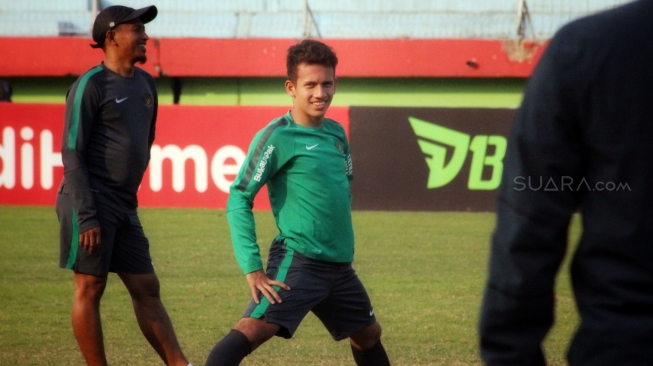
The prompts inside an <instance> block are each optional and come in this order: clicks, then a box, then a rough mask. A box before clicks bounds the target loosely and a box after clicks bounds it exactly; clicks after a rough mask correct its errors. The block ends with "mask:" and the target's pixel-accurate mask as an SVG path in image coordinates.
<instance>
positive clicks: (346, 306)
mask: <svg viewBox="0 0 653 366" xmlns="http://www.w3.org/2000/svg"><path fill="white" fill-rule="evenodd" d="M267 276H268V277H269V278H272V279H276V280H277V281H281V282H283V283H285V284H286V285H288V286H290V290H289V291H286V290H283V289H280V288H278V287H277V286H274V288H275V290H277V292H278V293H279V296H280V297H281V300H282V302H281V303H276V304H270V302H269V301H268V300H267V298H265V297H262V296H261V295H260V294H259V300H260V301H261V302H260V304H256V303H255V302H254V300H251V301H250V303H249V305H248V306H247V309H246V310H245V314H244V315H243V317H252V318H258V319H265V320H266V321H268V322H270V323H274V324H278V325H280V326H281V328H280V329H279V332H277V336H280V337H284V338H290V337H292V335H293V334H294V333H295V331H296V330H297V327H298V326H299V323H301V321H302V319H304V317H305V316H306V314H308V312H309V311H312V312H313V313H314V314H315V315H316V316H317V317H318V318H319V319H320V321H322V324H324V326H325V327H326V328H327V330H328V331H329V333H331V336H332V337H333V339H334V340H337V341H339V340H341V339H345V338H348V337H350V336H351V335H352V334H354V333H356V332H357V331H359V330H361V329H363V328H365V327H367V326H369V325H371V324H373V323H374V322H376V317H375V316H374V311H373V310H372V303H371V302H370V298H369V296H368V295H367V291H365V287H363V284H362V283H361V281H360V280H359V279H358V276H357V275H356V272H355V271H354V269H353V268H352V266H351V263H333V262H324V261H318V260H315V259H311V258H308V257H306V256H304V255H302V254H299V253H297V252H295V251H294V250H293V249H291V248H288V247H286V245H285V244H284V243H283V241H274V242H273V243H272V246H271V247H270V256H269V258H268V267H267Z"/></svg>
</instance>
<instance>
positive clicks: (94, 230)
mask: <svg viewBox="0 0 653 366" xmlns="http://www.w3.org/2000/svg"><path fill="white" fill-rule="evenodd" d="M156 15H157V9H156V7H155V6H148V7H145V8H142V9H132V8H129V7H125V6H111V7H108V8H106V9H104V10H102V11H101V12H100V13H99V14H98V16H97V17H96V19H95V23H94V25H93V40H94V41H95V44H94V45H92V46H91V47H93V48H101V49H102V50H103V51H104V54H105V59H104V61H103V62H102V63H101V64H100V65H98V66H96V67H94V68H92V69H91V70H89V71H88V72H86V73H85V74H84V75H82V76H81V77H80V78H79V79H78V80H77V81H76V82H75V83H74V84H73V85H72V87H71V88H70V90H69V91H68V95H67V97H66V112H65V122H64V123H65V124H64V133H63V145H62V159H63V164H64V178H63V181H62V182H61V185H60V186H59V190H58V195H57V207H56V209H57V216H58V218H59V223H60V247H61V251H60V253H61V254H60V266H61V267H62V268H68V269H71V270H73V271H74V281H75V295H74V300H73V310H72V326H73V331H74V333H75V337H76V338H77V343H78V344H79V347H80V349H81V351H82V355H83V356H84V358H85V360H86V363H87V364H88V365H107V360H106V356H105V351H104V342H103V336H102V325H101V322H100V299H101V298H102V294H103V292H104V289H105V287H106V284H107V276H108V273H109V272H115V273H117V274H118V276H119V277H120V279H121V280H122V282H123V283H124V284H125V286H126V287H127V290H128V291H129V294H130V296H131V298H132V303H133V305H134V311H135V313H136V319H137V321H138V325H139V326H140V328H141V331H142V332H143V335H145V338H147V340H148V341H149V342H150V344H151V345H152V347H153V348H154V349H155V350H156V352H157V353H158V354H159V356H160V357H161V359H162V360H163V362H164V363H165V364H166V365H175V366H187V365H189V363H188V360H187V359H186V357H185V356H184V354H183V352H182V350H181V347H180V346H179V342H178V341H177V337H176V335H175V332H174V330H173V328H172V323H171V321H170V318H169V317H168V314H167V312H166V310H165V308H164V307H163V304H162V302H161V298H160V294H159V280H158V278H157V276H156V274H155V273H154V267H153V264H152V259H151V258H150V251H149V242H148V240H147V238H146V237H145V234H144V232H143V228H142V226H141V224H140V221H139V218H138V215H137V211H136V209H137V206H138V203H137V198H136V192H137V191H138V187H139V185H140V183H141V180H142V179H143V174H144V173H145V169H146V168H147V164H148V162H149V159H150V148H151V146H152V143H153V141H154V131H155V124H156V116H157V106H158V101H157V92H156V87H155V84H154V79H153V78H152V76H150V75H149V74H148V73H146V72H145V71H143V70H141V69H140V68H138V67H135V64H136V63H144V62H145V61H146V60H147V56H146V43H147V40H148V36H147V34H146V33H145V26H144V24H145V23H148V22H150V21H151V20H153V19H154V18H155V17H156Z"/></svg>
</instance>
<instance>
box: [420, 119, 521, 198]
mask: <svg viewBox="0 0 653 366" xmlns="http://www.w3.org/2000/svg"><path fill="white" fill-rule="evenodd" d="M408 120H409V121H410V125H411V126H412V127H413V131H415V135H417V137H418V140H417V143H418V144H419V147H420V149H421V150H422V152H423V153H424V155H426V157H425V158H426V164H427V165H428V167H429V179H428V182H427V184H426V187H427V188H429V189H432V188H439V187H444V186H446V185H447V184H449V182H451V181H452V180H454V178H456V176H457V175H458V173H460V169H462V167H463V164H464V163H465V159H466V158H467V151H471V152H472V154H473V156H472V166H471V168H470V171H469V180H468V181H467V187H468V188H469V189H472V190H491V189H497V188H498V187H499V184H500V183H501V174H502V173H503V157H504V156H505V155H506V147H507V145H508V143H507V141H506V138H505V137H503V136H499V135H490V136H488V135H477V136H474V138H473V139H471V136H470V135H468V134H466V133H462V132H459V131H456V130H452V129H450V128H446V127H442V126H439V125H436V124H435V123H431V122H427V121H422V120H419V119H417V118H413V117H408ZM470 140H471V144H470ZM442 145H445V146H442ZM488 145H494V146H495V153H494V155H492V156H488V155H487V147H488ZM446 146H451V147H453V149H454V150H453V155H452V156H451V159H450V160H449V163H448V164H447V160H446V157H447V148H446ZM486 166H489V167H492V176H491V177H490V179H487V180H484V179H483V169H484V168H485V167H486Z"/></svg>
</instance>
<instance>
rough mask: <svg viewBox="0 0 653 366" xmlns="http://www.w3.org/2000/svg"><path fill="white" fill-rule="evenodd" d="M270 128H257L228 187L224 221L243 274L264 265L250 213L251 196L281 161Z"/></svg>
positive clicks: (277, 140)
mask: <svg viewBox="0 0 653 366" xmlns="http://www.w3.org/2000/svg"><path fill="white" fill-rule="evenodd" d="M271 128H272V127H268V128H266V129H264V130H262V131H260V132H259V133H258V134H257V135H256V136H255V137H254V140H253V141H252V143H251V145H250V147H249V152H248V153H247V157H246V158H245V162H244V163H243V165H242V167H241V168H240V172H239V173H238V176H237V177H236V180H235V181H234V183H233V184H232V185H231V187H230V189H229V198H228V200H227V220H228V221H229V228H230V230H231V241H232V244H233V247H234V252H235V254H236V260H237V261H238V265H239V266H240V268H241V269H242V271H243V273H245V274H247V273H250V272H254V271H257V270H259V269H262V268H263V262H262V261H261V254H260V247H259V245H258V243H257V242H256V226H255V223H254V215H253V213H252V208H253V206H254V197H256V195H257V194H258V192H259V191H260V190H261V188H262V187H263V185H265V183H266V182H267V181H268V180H269V179H270V177H272V176H274V174H275V173H276V172H277V171H278V170H279V167H280V164H281V162H282V160H283V159H280V158H279V154H280V151H281V150H282V149H281V148H280V145H281V144H280V143H279V137H278V135H277V134H275V133H270V129H271Z"/></svg>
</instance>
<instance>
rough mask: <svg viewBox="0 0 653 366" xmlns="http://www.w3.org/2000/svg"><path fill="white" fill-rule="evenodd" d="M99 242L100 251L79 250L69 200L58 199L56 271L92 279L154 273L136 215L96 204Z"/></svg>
mask: <svg viewBox="0 0 653 366" xmlns="http://www.w3.org/2000/svg"><path fill="white" fill-rule="evenodd" d="M95 208H96V211H97V219H98V221H99V222H100V233H101V238H102V242H101V244H100V250H99V251H98V252H96V253H90V252H88V251H87V250H85V249H84V248H82V247H80V246H79V229H78V225H77V215H76V214H75V209H74V208H73V205H72V202H71V200H70V196H69V195H68V194H66V193H59V194H58V195H57V206H56V210H57V217H58V218H59V227H60V230H59V247H60V251H59V267H61V268H68V269H72V270H74V271H76V272H80V273H86V274H90V275H95V276H105V275H107V274H108V273H109V272H126V273H134V274H142V273H153V272H154V267H153V265H152V259H151V257H150V243H149V241H148V240H147V238H146V237H145V233H144V232H143V227H142V226H141V222H140V220H139V219H138V215H137V214H136V212H135V211H134V212H132V213H127V212H125V211H124V210H123V211H121V210H119V209H117V208H115V207H112V206H111V205H110V204H103V203H102V202H100V201H98V200H96V202H95Z"/></svg>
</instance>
